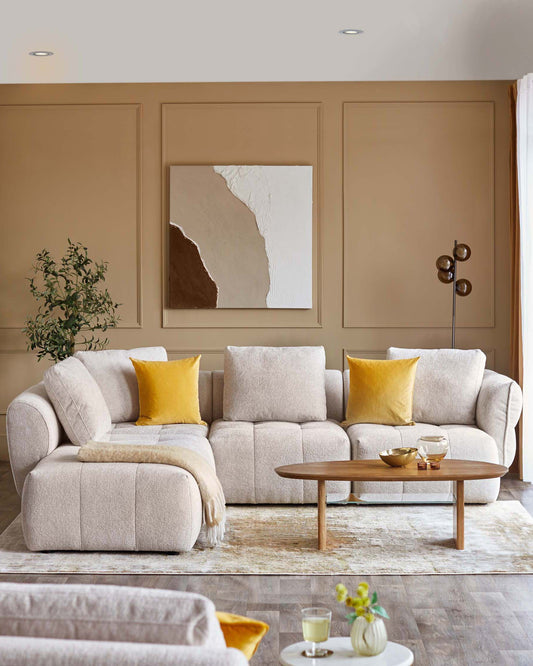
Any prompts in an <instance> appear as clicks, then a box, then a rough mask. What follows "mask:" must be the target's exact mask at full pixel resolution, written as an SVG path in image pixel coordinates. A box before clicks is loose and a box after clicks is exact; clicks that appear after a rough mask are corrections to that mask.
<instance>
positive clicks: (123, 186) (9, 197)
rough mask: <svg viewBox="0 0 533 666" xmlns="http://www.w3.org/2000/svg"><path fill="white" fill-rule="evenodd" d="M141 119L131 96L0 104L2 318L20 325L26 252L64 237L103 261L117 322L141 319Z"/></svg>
mask: <svg viewBox="0 0 533 666" xmlns="http://www.w3.org/2000/svg"><path fill="white" fill-rule="evenodd" d="M0 99H1V97H0ZM141 124H142V106H141V105H140V104H24V105H16V104H15V105H0V147H1V148H0V153H1V157H0V219H1V220H2V243H1V245H0V282H1V284H2V285H3V287H4V288H3V289H2V291H1V293H0V327H1V328H7V329H20V328H21V327H22V326H23V325H24V321H25V319H26V317H27V316H28V314H29V313H30V312H32V311H33V309H34V308H35V304H34V301H33V299H32V297H31V295H30V293H29V289H28V284H27V282H26V280H25V278H26V277H27V276H28V275H29V274H30V272H31V265H32V262H33V260H34V257H35V255H36V253H37V252H38V251H39V250H41V249H43V248H47V249H49V250H50V251H51V252H52V254H53V255H54V256H55V257H56V258H58V257H60V256H62V255H63V253H64V251H65V249H66V245H67V238H71V240H73V241H80V242H82V243H83V244H85V245H87V247H88V248H89V253H90V256H91V257H92V258H93V259H96V260H99V259H104V260H107V261H108V262H109V272H108V276H107V286H108V287H109V289H110V292H111V295H112V297H113V299H114V300H116V301H118V302H119V303H122V306H121V308H120V311H119V312H120V316H121V320H120V322H119V328H140V327H141V326H142V289H141V286H142V253H141V193H142V178H141V174H142V152H141V145H142V141H141V130H142V127H141ZM15 257H16V261H15V260H14V258H15Z"/></svg>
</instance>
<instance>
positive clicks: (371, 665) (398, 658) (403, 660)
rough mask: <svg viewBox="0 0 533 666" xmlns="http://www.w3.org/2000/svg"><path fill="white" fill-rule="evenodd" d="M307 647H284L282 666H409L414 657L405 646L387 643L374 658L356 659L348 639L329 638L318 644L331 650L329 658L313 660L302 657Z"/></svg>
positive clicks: (280, 658)
mask: <svg viewBox="0 0 533 666" xmlns="http://www.w3.org/2000/svg"><path fill="white" fill-rule="evenodd" d="M308 647H309V643H306V642H305V641H302V642H301V643H293V644H292V645H289V646H288V647H286V648H285V649H284V650H283V651H282V652H281V654H280V656H279V663H280V664H282V666H339V664H344V666H363V665H364V666H410V665H411V664H412V663H413V661H414V655H413V653H412V652H411V650H410V649H409V648H407V647H405V645H400V644H399V643H392V642H391V641H389V642H388V643H387V647H386V648H385V650H384V651H383V652H382V653H381V654H378V655H376V656H375V657H358V656H356V655H355V654H354V651H353V648H352V643H351V641H350V639H349V638H344V637H343V638H330V639H329V640H328V641H326V642H325V643H320V647H321V648H328V649H329V650H333V654H332V655H331V657H323V658H321V659H313V658H311V657H304V656H302V651H303V650H304V649H305V648H308Z"/></svg>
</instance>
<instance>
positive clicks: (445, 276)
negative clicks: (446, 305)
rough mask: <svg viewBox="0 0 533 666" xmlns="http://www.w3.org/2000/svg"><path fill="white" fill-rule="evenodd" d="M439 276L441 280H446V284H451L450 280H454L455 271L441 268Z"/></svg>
mask: <svg viewBox="0 0 533 666" xmlns="http://www.w3.org/2000/svg"><path fill="white" fill-rule="evenodd" d="M437 277H438V278H439V280H440V281H441V282H444V284H449V283H450V282H453V271H443V270H439V271H438V273H437Z"/></svg>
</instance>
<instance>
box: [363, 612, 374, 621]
mask: <svg viewBox="0 0 533 666" xmlns="http://www.w3.org/2000/svg"><path fill="white" fill-rule="evenodd" d="M365 618H366V621H367V622H370V623H372V622H374V620H375V617H374V613H365Z"/></svg>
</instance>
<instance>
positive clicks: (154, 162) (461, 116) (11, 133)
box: [0, 82, 509, 458]
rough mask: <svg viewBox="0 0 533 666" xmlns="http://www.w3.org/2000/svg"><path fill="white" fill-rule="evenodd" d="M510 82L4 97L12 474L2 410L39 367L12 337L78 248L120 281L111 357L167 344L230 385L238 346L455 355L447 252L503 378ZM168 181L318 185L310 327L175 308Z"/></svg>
mask: <svg viewBox="0 0 533 666" xmlns="http://www.w3.org/2000/svg"><path fill="white" fill-rule="evenodd" d="M507 86H508V84H507V82H459V83H431V82H430V83H294V84H291V83H256V84H105V85H103V84H101V85H100V84H99V85H96V84H95V85H92V84H90V85H21V86H18V85H13V86H0V224H1V225H2V226H1V230H2V235H1V239H2V241H1V243H0V361H1V366H0V367H1V368H2V372H1V377H0V414H1V415H0V457H3V458H5V457H6V447H5V411H6V408H7V405H8V403H9V401H10V399H11V398H12V397H13V396H15V395H16V394H17V393H18V392H19V391H21V390H22V389H24V388H25V387H26V386H28V385H29V384H31V383H33V382H36V381H38V380H39V378H40V376H41V375H42V372H43V370H44V368H45V367H46V364H45V363H44V362H42V363H40V364H38V363H36V361H35V358H34V356H33V354H31V353H28V352H26V351H25V340H24V337H23V335H22V334H21V332H20V328H21V326H22V325H23V323H24V320H25V318H26V316H27V314H28V313H29V312H30V311H31V310H32V307H33V306H32V302H31V298H30V296H29V293H28V289H27V283H25V281H24V277H25V276H27V275H28V273H29V271H30V266H31V262H32V258H33V257H34V255H35V253H36V252H37V251H38V250H40V249H41V248H43V247H47V248H49V249H50V250H52V251H54V252H56V253H60V252H63V250H64V248H65V244H66V239H67V236H70V237H71V238H72V239H73V240H80V241H82V242H84V243H86V244H87V245H88V246H89V249H90V252H91V254H92V255H93V256H94V257H95V258H104V259H107V260H108V261H109V262H110V273H109V286H110V289H111V293H112V295H113V297H114V298H115V299H116V300H118V301H120V302H122V303H123V306H122V308H121V315H122V321H121V323H120V326H119V328H118V330H115V331H112V332H111V333H110V336H109V337H110V338H111V345H112V346H115V347H133V346H140V345H145V344H162V345H165V346H166V347H167V349H168V350H169V353H170V356H171V358H179V357H182V356H186V355H188V354H192V353H197V352H201V353H202V354H203V357H202V364H203V367H204V368H207V369H211V368H218V367H221V364H222V359H223V349H224V347H225V346H226V345H228V344H237V345H238V344H267V345H268V344H274V345H279V344H324V345H325V347H326V351H327V359H328V365H329V367H338V368H341V367H342V366H343V362H344V354H345V352H349V353H351V354H354V355H357V354H358V355H361V356H364V357H367V358H382V357H383V355H384V352H385V350H386V348H387V347H388V346H389V345H398V346H428V347H434V346H448V345H449V342H450V331H449V328H448V326H449V320H450V311H451V287H450V286H449V285H443V284H441V283H440V282H438V280H437V278H436V271H435V267H434V262H435V259H436V257H437V256H438V255H439V254H445V253H449V252H450V250H451V246H452V243H453V240H454V238H457V239H458V240H461V241H464V242H467V243H469V244H470V245H471V247H472V252H473V254H472V259H471V260H470V261H469V262H468V263H467V264H463V265H461V268H460V271H461V275H462V276H464V277H468V278H470V279H471V280H472V282H473V292H472V294H471V296H469V297H468V298H467V299H464V300H463V299H461V300H460V301H459V304H458V323H459V329H458V333H457V342H458V346H462V347H481V348H482V349H484V350H485V352H486V353H487V356H488V359H489V365H490V366H491V367H494V368H496V369H497V370H499V371H502V372H506V371H507V370H508V351H509V333H508V329H509V258H508V257H509V239H508V207H509V191H508V166H507V165H508V150H509V127H508V126H509V118H508V103H507ZM171 164H310V165H313V167H314V175H315V183H314V241H315V242H314V268H315V270H314V286H313V294H314V297H313V303H314V305H313V308H312V309H311V310H307V311H298V310H245V311H241V310H203V311H184V310H181V311H179V310H168V309H166V308H165V298H166V285H165V282H166V278H165V276H166V266H165V264H166V257H165V247H166V223H167V219H168V175H169V174H168V167H169V165H171Z"/></svg>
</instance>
